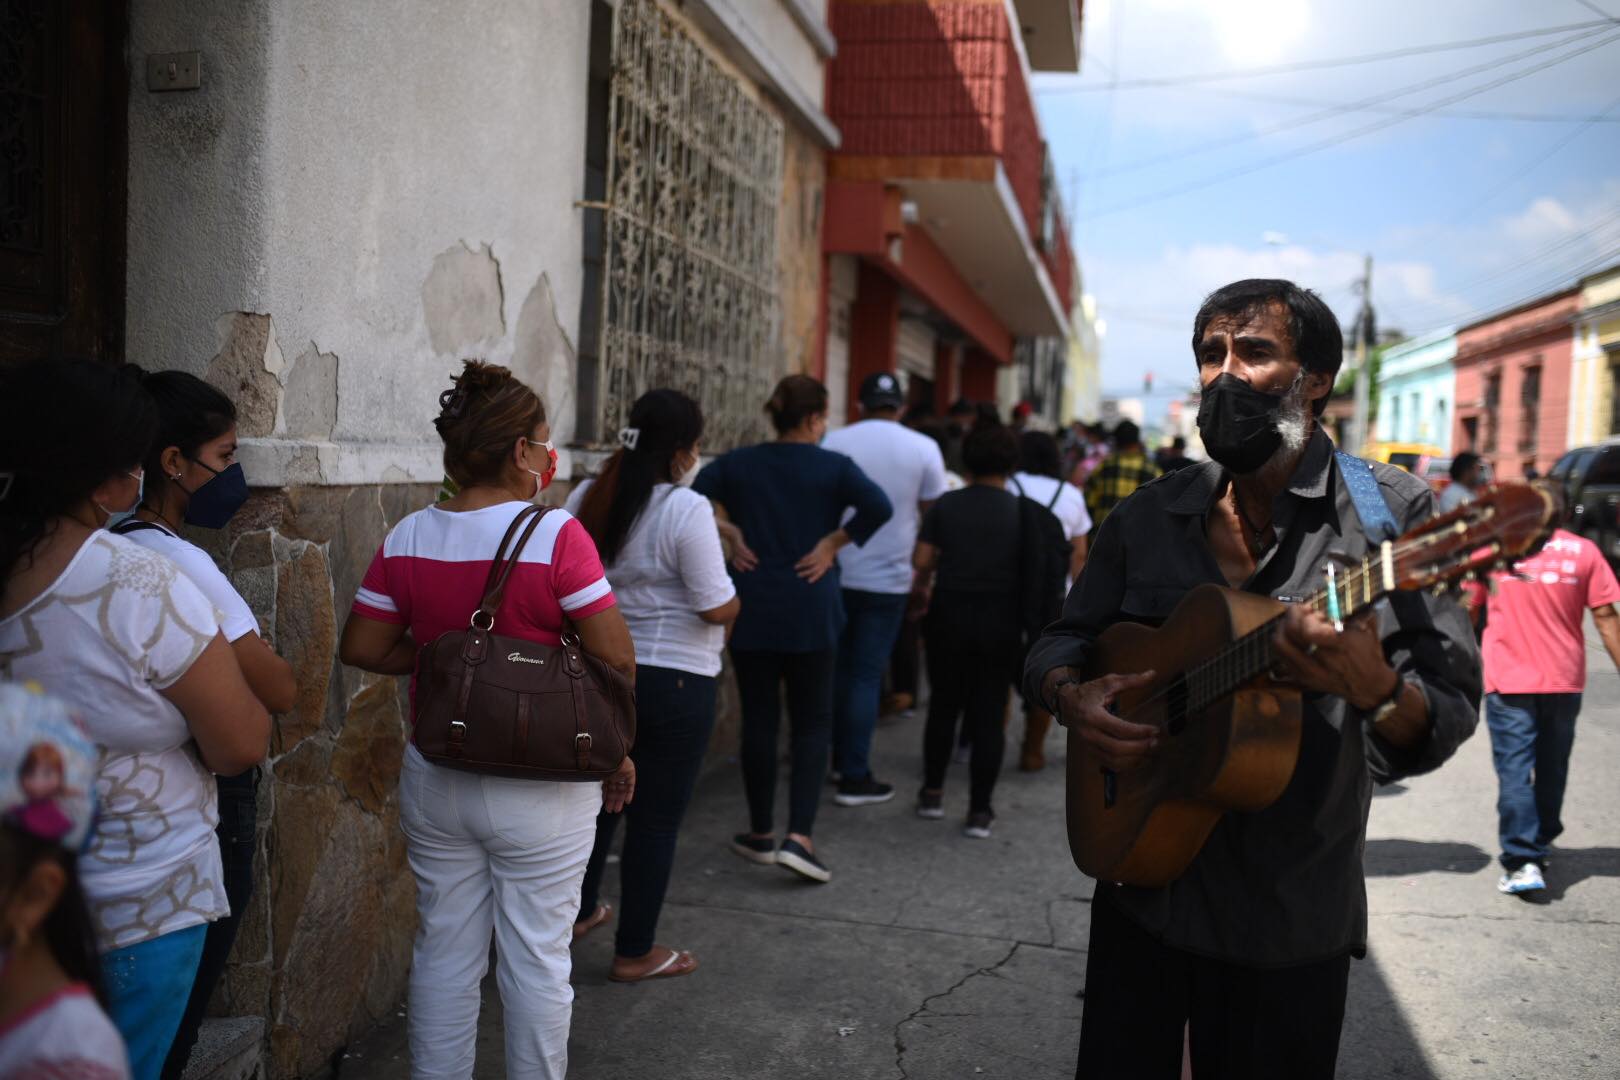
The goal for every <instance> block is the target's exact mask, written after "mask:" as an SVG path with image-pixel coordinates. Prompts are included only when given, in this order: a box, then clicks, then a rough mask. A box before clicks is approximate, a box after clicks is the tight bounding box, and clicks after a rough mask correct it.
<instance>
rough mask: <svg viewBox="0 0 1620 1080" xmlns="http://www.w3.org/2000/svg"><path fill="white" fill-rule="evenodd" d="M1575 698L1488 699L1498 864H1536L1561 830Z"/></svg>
mask: <svg viewBox="0 0 1620 1080" xmlns="http://www.w3.org/2000/svg"><path fill="white" fill-rule="evenodd" d="M1580 711H1581V695H1579V694H1487V695H1485V724H1486V726H1487V727H1489V728H1490V731H1491V756H1492V758H1493V759H1494V760H1495V763H1496V792H1497V794H1496V817H1497V832H1498V833H1499V834H1500V836H1501V841H1502V865H1503V866H1504V867H1506V868H1507V869H1509V870H1517V869H1518V868H1519V867H1521V866H1523V865H1524V864H1525V863H1527V862H1533V863H1540V862H1542V861H1543V860H1545V859H1546V857H1547V846H1548V845H1549V844H1551V843H1552V842H1553V841H1554V840H1556V839H1557V838H1558V834H1559V833H1561V832H1563V831H1564V823H1563V821H1561V820H1560V814H1561V813H1562V812H1563V808H1564V785H1565V784H1566V783H1567V782H1568V780H1569V752H1570V749H1571V748H1572V747H1574V745H1575V718H1576V716H1578V715H1580Z"/></svg>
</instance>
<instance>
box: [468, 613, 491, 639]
mask: <svg viewBox="0 0 1620 1080" xmlns="http://www.w3.org/2000/svg"><path fill="white" fill-rule="evenodd" d="M480 615H482V616H483V617H484V622H483V623H482V624H480V623H479V622H478V617H479V616H480ZM467 621H468V624H469V625H471V626H472V628H473V629H474V630H482V631H483V632H484V633H486V634H487V633H489V632H490V631H492V630H494V629H495V616H493V615H491V614H490V613H489V612H487V611H485V610H484V609H483V608H479V609H478V610H477V611H475V612H473V613H472V618H471V619H469V620H467Z"/></svg>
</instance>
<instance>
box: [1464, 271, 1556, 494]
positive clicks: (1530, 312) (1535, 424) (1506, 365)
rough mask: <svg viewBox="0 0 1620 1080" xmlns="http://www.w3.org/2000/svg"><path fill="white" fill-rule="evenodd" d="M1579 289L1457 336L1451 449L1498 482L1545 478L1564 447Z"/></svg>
mask: <svg viewBox="0 0 1620 1080" xmlns="http://www.w3.org/2000/svg"><path fill="white" fill-rule="evenodd" d="M1579 307H1580V290H1579V289H1566V290H1564V291H1563V292H1558V293H1554V294H1552V295H1550V296H1544V297H1541V298H1540V299H1537V300H1532V301H1531V302H1530V303H1528V304H1521V305H1520V306H1519V307H1516V308H1513V309H1511V310H1509V311H1504V312H1501V313H1499V314H1496V315H1492V316H1491V317H1490V318H1488V319H1483V320H1481V321H1479V322H1476V323H1472V324H1470V325H1468V326H1464V327H1462V328H1461V329H1460V330H1458V331H1457V395H1456V400H1457V412H1456V426H1455V428H1454V429H1453V433H1452V445H1453V446H1454V447H1455V448H1456V449H1458V450H1472V451H1474V452H1475V453H1476V454H1479V455H1480V456H1482V457H1484V458H1485V459H1486V460H1487V461H1489V462H1490V463H1491V464H1492V465H1493V466H1494V467H1495V469H1496V477H1497V479H1499V480H1518V479H1522V478H1523V477H1524V476H1525V473H1526V470H1529V469H1535V470H1536V471H1537V472H1538V473H1545V472H1546V471H1547V470H1548V469H1549V468H1550V467H1551V466H1552V464H1553V462H1555V461H1557V460H1558V457H1559V455H1561V454H1562V453H1563V452H1564V451H1565V450H1566V449H1567V446H1566V445H1565V444H1566V442H1567V438H1566V436H1567V433H1568V431H1569V373H1570V356H1571V353H1572V351H1573V344H1574V333H1573V331H1572V330H1571V325H1572V323H1573V320H1574V318H1575V314H1576V312H1577V310H1578V309H1579Z"/></svg>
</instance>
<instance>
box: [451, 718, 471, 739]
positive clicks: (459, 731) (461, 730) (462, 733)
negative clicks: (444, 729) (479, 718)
mask: <svg viewBox="0 0 1620 1080" xmlns="http://www.w3.org/2000/svg"><path fill="white" fill-rule="evenodd" d="M450 734H451V736H452V737H453V738H456V739H465V738H466V737H467V725H466V724H464V723H463V722H461V721H460V720H452V721H450Z"/></svg>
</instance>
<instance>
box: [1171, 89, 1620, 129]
mask: <svg viewBox="0 0 1620 1080" xmlns="http://www.w3.org/2000/svg"><path fill="white" fill-rule="evenodd" d="M1197 92H1198V93H1200V94H1215V95H1216V96H1218V97H1231V98H1243V99H1245V100H1247V101H1261V102H1265V103H1267V104H1270V105H1295V106H1299V107H1300V108H1315V109H1333V110H1335V111H1337V112H1370V113H1383V114H1384V115H1386V116H1409V115H1412V114H1413V113H1414V112H1415V111H1416V110H1414V109H1403V108H1400V107H1398V106H1392V105H1363V104H1360V103H1359V102H1354V101H1351V102H1336V101H1323V100H1322V99H1321V98H1301V97H1285V96H1282V95H1279V94H1257V93H1254V92H1252V91H1249V90H1231V89H1215V88H1211V87H1204V88H1203V89H1201V90H1199V91H1197ZM1428 115H1430V116H1436V117H1444V118H1445V119H1447V120H1511V121H1525V122H1530V123H1547V124H1575V123H1580V122H1581V121H1594V122H1596V123H1606V124H1620V116H1605V115H1603V114H1601V113H1591V114H1588V113H1522V112H1501V111H1497V110H1492V109H1439V110H1436V111H1435V112H1432V113H1429V114H1428Z"/></svg>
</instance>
